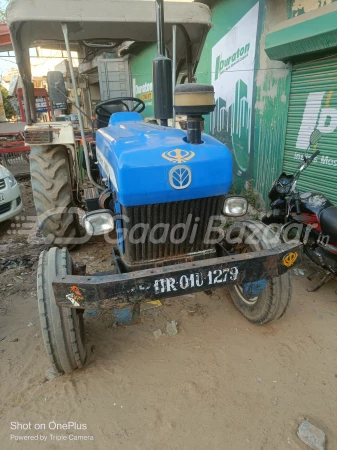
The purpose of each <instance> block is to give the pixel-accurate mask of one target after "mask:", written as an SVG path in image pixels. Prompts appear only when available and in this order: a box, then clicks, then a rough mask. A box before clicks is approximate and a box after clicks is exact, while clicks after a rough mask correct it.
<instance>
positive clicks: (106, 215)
mask: <svg viewBox="0 0 337 450" xmlns="http://www.w3.org/2000/svg"><path fill="white" fill-rule="evenodd" d="M82 224H83V227H84V228H85V229H86V231H87V233H88V234H89V235H90V236H100V235H102V234H106V233H109V232H110V231H113V230H114V229H115V221H114V218H113V214H112V211H110V210H108V209H101V210H97V211H92V212H90V213H87V214H85V215H84V217H83V220H82Z"/></svg>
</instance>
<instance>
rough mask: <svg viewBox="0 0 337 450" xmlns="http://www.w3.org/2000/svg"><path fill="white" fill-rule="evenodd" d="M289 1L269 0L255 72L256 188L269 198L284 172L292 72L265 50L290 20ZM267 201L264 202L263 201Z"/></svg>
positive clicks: (265, 198) (264, 198) (264, 9)
mask: <svg viewBox="0 0 337 450" xmlns="http://www.w3.org/2000/svg"><path fill="white" fill-rule="evenodd" d="M286 18H287V9H286V2H285V1H280V0H266V2H265V4H264V8H263V17H262V20H261V22H262V26H261V37H260V41H259V48H258V53H257V60H258V67H257V70H256V75H255V83H256V103H255V126H254V130H255V135H254V150H255V157H254V177H253V179H254V187H255V188H256V191H257V193H258V194H259V196H260V199H261V200H264V201H266V200H267V197H268V192H269V189H270V186H271V185H272V183H273V182H274V181H275V179H276V178H277V176H278V175H279V174H280V173H281V171H282V165H283V157H284V144H285V132H286V124H287V113H288V97H289V88H290V79H291V72H290V69H289V68H288V67H287V66H286V65H285V64H284V63H282V62H279V61H271V60H270V59H269V58H268V56H267V55H266V53H265V51H264V44H265V36H266V34H267V33H269V31H270V29H271V28H272V27H273V26H274V25H276V24H277V23H279V22H282V21H284V20H286ZM262 203H263V202H262Z"/></svg>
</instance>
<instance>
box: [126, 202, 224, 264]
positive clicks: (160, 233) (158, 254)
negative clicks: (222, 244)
mask: <svg viewBox="0 0 337 450" xmlns="http://www.w3.org/2000/svg"><path fill="white" fill-rule="evenodd" d="M223 205H224V196H217V197H208V198H202V199H196V200H185V201H181V202H172V203H159V204H155V205H144V206H132V207H122V214H123V228H124V229H125V230H127V237H126V238H125V240H124V248H125V258H126V260H127V261H128V262H130V263H134V262H144V263H145V262H146V261H151V260H157V259H164V258H171V257H175V256H180V255H181V256H183V255H186V254H189V253H195V252H201V251H204V250H207V249H210V248H211V247H212V245H210V244H208V243H205V236H206V234H207V229H208V226H209V222H210V218H211V217H212V216H219V215H220V214H221V213H222V209H223ZM125 217H127V218H128V220H125V219H124V218H125ZM182 223H183V224H189V226H188V227H187V230H188V232H187V233H185V236H186V237H185V236H183V234H184V231H183V230H182V229H181V228H179V229H177V228H176V229H174V227H175V226H176V225H178V224H182ZM141 224H142V225H141ZM159 224H161V225H162V226H161V227H159ZM196 225H197V226H196ZM213 226H216V224H215V223H213ZM165 230H167V231H165ZM174 231H175V233H174V237H175V239H176V240H182V238H184V239H183V240H182V242H181V243H174V242H172V239H171V238H170V236H171V233H173V232H174ZM153 238H154V239H153ZM164 239H165V242H164ZM158 241H159V242H158Z"/></svg>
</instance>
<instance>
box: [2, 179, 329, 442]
mask: <svg viewBox="0 0 337 450" xmlns="http://www.w3.org/2000/svg"><path fill="white" fill-rule="evenodd" d="M22 186H23V191H24V205H25V211H24V212H23V214H22V216H23V217H24V216H30V215H33V213H34V208H33V204H32V200H31V196H30V188H29V182H28V181H27V182H25V183H23V184H22ZM19 222H20V221H19ZM13 223H14V224H15V226H16V225H17V224H18V221H17V220H16V221H15V220H14V221H12V222H11V223H6V224H2V225H1V226H0V340H1V339H2V338H4V339H3V340H1V341H0V358H1V359H0V361H1V362H0V375H1V378H0V380H1V382H0V398H1V403H0V448H1V449H3V450H11V449H17V448H18V447H20V448H25V449H38V448H42V449H47V450H49V449H50V450H54V449H55V450H56V449H68V448H71V449H98V450H102V449H122V450H131V449H132V450H136V449H137V450H138V449H139V450H152V449H155V450H157V449H163V450H175V449H179V450H180V449H186V450H190V449H191V450H198V449H200V450H204V449H212V450H213V449H214V450H218V449H219V450H220V449H221V450H224V449H225V450H283V449H287V450H288V449H291V450H292V449H299V450H300V449H302V450H305V449H307V448H308V447H306V446H305V445H304V444H303V443H302V442H301V441H300V440H299V439H298V437H297V436H296V430H297V427H298V424H299V423H300V421H301V420H302V419H303V418H307V419H308V420H310V421H312V422H313V423H314V424H316V425H317V426H319V427H321V428H322V429H323V430H324V431H325V432H326V434H327V439H328V447H327V448H328V449H329V450H334V449H336V448H337V428H336V419H337V409H336V405H337V336H336V335H337V327H336V320H337V295H336V294H335V290H336V289H337V284H336V283H335V282H331V283H330V284H327V285H326V286H324V287H323V288H322V289H321V290H320V291H319V292H318V293H316V294H309V293H308V292H307V291H306V288H307V287H308V286H309V285H310V283H309V281H308V280H307V279H306V276H303V275H300V274H299V275H296V274H295V273H294V296H293V302H292V305H291V306H290V308H289V310H288V312H287V314H286V315H285V316H284V317H283V318H282V319H281V320H280V321H278V322H276V323H273V324H271V325H267V326H262V327H259V326H254V325H251V324H250V323H249V322H248V321H247V320H246V319H245V318H244V317H243V316H241V314H240V313H239V312H238V311H237V310H236V309H235V307H234V305H233V303H232V301H231V299H230V297H229V295H228V293H227V291H226V290H225V289H219V290H217V291H214V293H213V295H212V296H209V295H206V294H205V293H200V294H198V295H195V296H186V297H180V298H175V299H170V300H167V301H164V302H163V306H162V307H159V308H154V309H150V310H148V311H146V312H144V313H143V314H142V323H141V324H140V325H134V326H128V327H118V328H114V327H113V326H112V325H113V324H112V322H111V321H109V320H107V318H105V320H101V318H100V317H86V320H85V321H86V338H87V346H88V362H87V364H86V366H85V368H84V369H82V370H78V371H76V372H75V373H74V374H73V375H71V376H63V377H60V378H56V379H54V380H51V381H48V380H47V379H46V378H45V373H46V369H47V368H48V367H49V364H48V360H47V357H46V354H45V351H44V347H43V342H42V337H41V332H40V323H39V318H38V311H37V302H36V287H35V278H36V260H37V257H38V255H39V253H40V251H41V250H42V249H43V248H44V247H43V245H41V244H40V243H39V240H38V239H37V238H32V237H30V238H27V231H25V228H24V227H22V226H20V227H18V228H16V227H15V228H14V227H13V226H12V225H13ZM15 230H16V231H17V230H22V234H21V233H19V234H13V231H15ZM73 257H74V258H75V259H78V260H83V259H86V261H87V263H88V266H89V270H94V271H97V270H107V269H108V267H109V261H110V248H109V246H107V245H106V244H103V243H99V244H95V245H92V244H91V245H90V244H89V245H86V246H85V247H83V248H81V249H80V250H75V251H74V252H73ZM1 258H2V259H1ZM19 264H21V266H20V265H19ZM308 270H309V269H308V268H307V267H304V273H305V274H308ZM172 320H176V321H177V322H178V329H179V333H178V334H177V335H175V336H173V337H170V336H163V337H161V338H159V339H158V340H155V338H154V335H153V331H155V330H157V329H161V330H162V331H163V332H164V331H165V327H166V324H167V322H170V321H172ZM12 422H14V423H15V424H17V423H19V424H21V425H22V424H25V426H27V427H29V424H31V428H32V429H31V430H26V431H24V430H13V429H11V427H13V425H14V424H12V425H11V423H12ZM68 422H76V423H77V427H78V428H79V427H82V430H73V429H71V430H62V429H58V430H50V429H49V427H51V428H53V427H55V426H56V424H59V425H61V424H65V423H68ZM84 425H85V426H86V429H83V428H84ZM34 427H37V428H40V430H36V429H34ZM44 427H45V429H43V428H44ZM11 435H15V436H37V437H39V439H41V436H43V437H47V439H48V440H47V441H24V442H20V443H18V442H17V441H15V440H13V439H12V440H11ZM51 436H53V437H51ZM74 436H87V437H92V438H93V440H73V439H74ZM56 439H59V440H56ZM61 439H65V440H61ZM71 439H72V440H71Z"/></svg>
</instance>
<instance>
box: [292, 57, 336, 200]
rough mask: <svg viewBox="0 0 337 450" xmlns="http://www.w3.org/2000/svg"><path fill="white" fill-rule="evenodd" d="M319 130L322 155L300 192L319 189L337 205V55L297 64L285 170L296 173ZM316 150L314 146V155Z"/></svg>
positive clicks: (308, 174) (307, 174) (310, 170)
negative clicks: (312, 136) (315, 131)
mask: <svg viewBox="0 0 337 450" xmlns="http://www.w3.org/2000/svg"><path fill="white" fill-rule="evenodd" d="M315 129H318V130H320V131H321V133H322V138H321V140H320V141H319V143H318V145H317V149H318V150H320V151H321V154H320V155H319V156H318V157H317V159H316V161H315V162H314V163H313V164H312V165H311V166H310V167H309V168H308V169H307V170H306V171H305V172H304V173H303V174H302V175H301V178H300V182H299V184H298V188H299V191H300V192H306V191H318V192H321V193H323V194H325V195H326V196H327V197H328V198H329V199H330V200H331V201H332V202H333V203H335V205H336V206H337V58H336V57H333V58H326V59H321V60H318V61H315V62H310V63H304V64H298V65H294V67H293V71H292V79H291V87H290V99H289V112H288V123H287V133H286V143H285V158H284V171H285V172H287V173H293V172H294V171H295V170H296V168H297V167H298V165H299V164H300V162H301V157H302V158H303V155H305V151H306V148H307V147H308V145H309V138H310V134H311V133H312V131H313V130H315ZM313 151H314V150H313V149H312V148H310V150H309V152H310V154H312V152H313Z"/></svg>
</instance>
